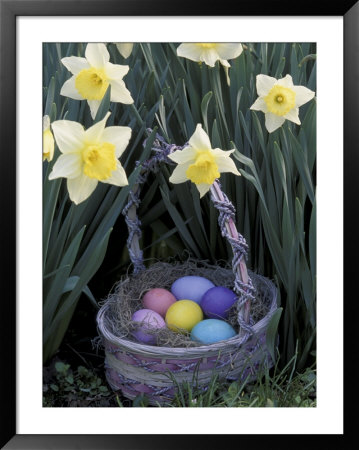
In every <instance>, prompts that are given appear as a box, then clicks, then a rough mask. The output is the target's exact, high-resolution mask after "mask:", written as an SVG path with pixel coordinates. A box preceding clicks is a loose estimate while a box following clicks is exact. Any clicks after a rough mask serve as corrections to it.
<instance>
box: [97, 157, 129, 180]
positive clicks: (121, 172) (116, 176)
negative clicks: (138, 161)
mask: <svg viewBox="0 0 359 450" xmlns="http://www.w3.org/2000/svg"><path fill="white" fill-rule="evenodd" d="M102 183H106V184H113V185H114V186H127V185H128V180H127V176H126V172H125V169H124V168H123V167H122V165H121V163H120V161H117V168H116V170H115V171H114V172H112V175H111V177H110V178H107V180H102Z"/></svg>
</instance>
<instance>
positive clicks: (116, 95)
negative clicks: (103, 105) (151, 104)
mask: <svg viewBox="0 0 359 450" xmlns="http://www.w3.org/2000/svg"><path fill="white" fill-rule="evenodd" d="M110 84H111V101H112V102H120V103H124V104H125V105H130V104H131V103H133V98H132V97H131V93H130V91H129V90H128V89H127V88H126V85H125V82H124V81H123V80H110Z"/></svg>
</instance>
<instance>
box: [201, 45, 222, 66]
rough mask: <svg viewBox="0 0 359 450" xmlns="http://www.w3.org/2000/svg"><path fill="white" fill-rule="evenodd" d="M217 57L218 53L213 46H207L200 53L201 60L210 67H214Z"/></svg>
mask: <svg viewBox="0 0 359 450" xmlns="http://www.w3.org/2000/svg"><path fill="white" fill-rule="evenodd" d="M219 59H220V58H219V56H218V53H217V52H216V50H215V49H214V48H208V49H206V50H204V51H203V52H202V54H201V61H204V62H205V63H206V64H207V65H208V66H210V67H214V65H215V64H216V61H218V60H219Z"/></svg>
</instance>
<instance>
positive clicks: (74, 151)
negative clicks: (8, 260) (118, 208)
mask: <svg viewBox="0 0 359 450" xmlns="http://www.w3.org/2000/svg"><path fill="white" fill-rule="evenodd" d="M109 115H110V113H109V112H108V113H107V114H106V117H105V118H104V119H103V120H101V121H100V122H98V123H96V124H95V125H93V126H92V127H90V128H88V129H87V130H85V129H84V128H83V126H82V125H81V124H80V123H78V122H73V121H71V120H57V121H56V122H54V123H53V124H52V129H53V131H54V135H55V139H56V143H57V145H58V147H59V149H60V151H61V153H62V155H60V156H59V158H58V159H57V161H56V163H55V165H54V167H53V169H52V172H51V173H50V175H49V179H50V180H53V179H55V178H61V177H63V178H67V189H68V191H69V195H70V199H71V200H72V201H73V202H74V203H75V204H79V203H81V202H83V201H84V200H86V199H87V198H88V197H89V196H90V195H91V194H92V192H93V191H94V190H95V188H96V186H97V184H98V182H99V181H100V182H102V183H107V184H113V185H115V186H125V185H127V184H128V181H127V177H126V173H125V171H124V169H123V167H122V165H121V163H120V161H119V160H118V158H119V157H120V156H121V155H122V153H123V152H124V151H125V149H126V147H127V145H128V142H129V140H130V137H131V128H129V127H107V128H105V125H106V121H107V119H108V117H109Z"/></svg>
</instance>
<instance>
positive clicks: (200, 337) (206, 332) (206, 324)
mask: <svg viewBox="0 0 359 450" xmlns="http://www.w3.org/2000/svg"><path fill="white" fill-rule="evenodd" d="M236 334H237V333H236V331H235V329H234V328H233V327H231V325H229V323H227V322H225V321H224V320H218V319H205V320H202V322H199V323H197V325H195V326H194V327H193V328H192V331H191V339H192V340H193V341H197V342H200V343H201V344H206V345H209V344H214V343H215V342H219V341H225V340H226V339H230V338H231V337H233V336H235V335H236Z"/></svg>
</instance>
